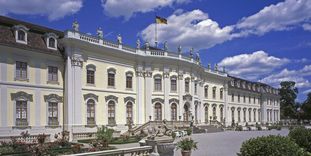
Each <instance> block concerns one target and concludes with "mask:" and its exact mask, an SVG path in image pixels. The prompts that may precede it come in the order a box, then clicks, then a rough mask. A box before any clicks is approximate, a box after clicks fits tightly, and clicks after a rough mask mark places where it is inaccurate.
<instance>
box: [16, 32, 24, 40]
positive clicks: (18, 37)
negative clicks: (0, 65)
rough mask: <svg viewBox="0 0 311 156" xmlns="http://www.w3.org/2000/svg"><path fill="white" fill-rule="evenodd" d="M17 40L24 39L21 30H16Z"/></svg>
mask: <svg viewBox="0 0 311 156" xmlns="http://www.w3.org/2000/svg"><path fill="white" fill-rule="evenodd" d="M17 40H19V41H26V33H25V31H23V30H18V31H17Z"/></svg>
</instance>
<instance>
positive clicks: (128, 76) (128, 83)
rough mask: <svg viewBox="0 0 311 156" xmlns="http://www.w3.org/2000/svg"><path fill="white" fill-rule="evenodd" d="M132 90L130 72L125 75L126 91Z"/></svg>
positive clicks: (131, 75)
mask: <svg viewBox="0 0 311 156" xmlns="http://www.w3.org/2000/svg"><path fill="white" fill-rule="evenodd" d="M132 88H133V74H132V73H131V72H127V73H126V89H132Z"/></svg>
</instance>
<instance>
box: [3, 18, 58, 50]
mask: <svg viewBox="0 0 311 156" xmlns="http://www.w3.org/2000/svg"><path fill="white" fill-rule="evenodd" d="M15 25H23V26H25V27H27V28H28V29H29V31H28V32H27V44H21V43H17V42H16V40H15V36H14V30H13V29H12V28H13V26H15ZM46 33H54V34H56V35H57V36H59V38H62V37H63V36H64V33H63V32H61V31H58V30H54V29H50V28H47V27H43V26H39V25H34V24H31V23H27V22H23V21H19V20H15V19H11V18H8V17H4V16H0V34H1V36H0V45H5V46H11V47H16V48H21V49H25V50H32V51H38V52H41V53H45V54H52V55H60V56H61V55H62V54H63V47H62V45H61V44H60V42H57V43H58V46H57V47H58V49H57V50H52V49H48V48H47V45H46V42H45V37H44V35H45V34H46Z"/></svg>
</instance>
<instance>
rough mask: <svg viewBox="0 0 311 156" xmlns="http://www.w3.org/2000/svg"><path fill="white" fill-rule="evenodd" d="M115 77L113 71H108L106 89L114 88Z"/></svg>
mask: <svg viewBox="0 0 311 156" xmlns="http://www.w3.org/2000/svg"><path fill="white" fill-rule="evenodd" d="M115 75H116V71H115V69H112V68H110V69H108V87H114V86H115Z"/></svg>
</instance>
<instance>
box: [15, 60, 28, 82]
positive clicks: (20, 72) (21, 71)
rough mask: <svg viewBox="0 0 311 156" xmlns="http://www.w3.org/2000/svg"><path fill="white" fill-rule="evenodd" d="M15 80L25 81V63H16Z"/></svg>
mask: <svg viewBox="0 0 311 156" xmlns="http://www.w3.org/2000/svg"><path fill="white" fill-rule="evenodd" d="M15 71H16V72H15V73H16V74H15V78H16V79H17V80H26V79H27V63H26V62H21V61H16V69H15Z"/></svg>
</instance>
